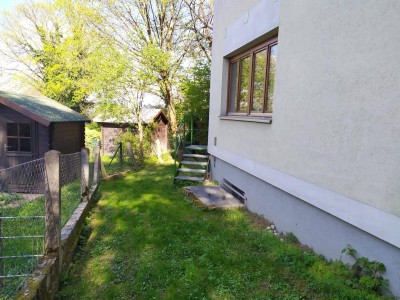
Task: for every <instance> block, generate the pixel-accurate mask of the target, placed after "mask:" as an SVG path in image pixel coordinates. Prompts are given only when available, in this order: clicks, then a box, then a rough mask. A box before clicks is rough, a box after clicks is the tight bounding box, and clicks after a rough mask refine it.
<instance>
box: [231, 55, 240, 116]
mask: <svg viewBox="0 0 400 300" xmlns="http://www.w3.org/2000/svg"><path fill="white" fill-rule="evenodd" d="M238 75H239V73H238V64H237V62H235V63H233V64H231V71H230V82H229V111H230V112H235V111H236V91H237V82H238Z"/></svg>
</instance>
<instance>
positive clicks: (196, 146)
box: [185, 145, 207, 151]
mask: <svg viewBox="0 0 400 300" xmlns="http://www.w3.org/2000/svg"><path fill="white" fill-rule="evenodd" d="M185 149H187V150H204V151H207V145H190V146H187V147H185Z"/></svg>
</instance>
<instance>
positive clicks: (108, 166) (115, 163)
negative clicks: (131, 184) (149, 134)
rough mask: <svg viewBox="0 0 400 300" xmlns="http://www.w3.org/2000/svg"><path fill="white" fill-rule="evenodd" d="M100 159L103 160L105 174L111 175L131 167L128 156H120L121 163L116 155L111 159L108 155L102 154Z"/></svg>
mask: <svg viewBox="0 0 400 300" xmlns="http://www.w3.org/2000/svg"><path fill="white" fill-rule="evenodd" d="M101 160H102V161H103V164H104V169H105V170H106V172H107V175H113V174H116V173H119V172H123V171H128V170H130V169H132V162H131V160H130V158H129V157H128V156H123V157H122V163H121V161H120V158H119V156H118V155H117V156H116V157H114V159H113V160H112V161H111V157H110V156H108V155H103V156H102V157H101Z"/></svg>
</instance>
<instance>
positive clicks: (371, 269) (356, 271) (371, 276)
mask: <svg viewBox="0 0 400 300" xmlns="http://www.w3.org/2000/svg"><path fill="white" fill-rule="evenodd" d="M342 253H344V254H347V255H349V256H350V257H352V258H353V259H354V260H355V262H354V263H353V265H351V270H352V271H353V275H354V279H355V280H353V281H351V282H350V285H352V286H353V287H354V288H358V287H360V286H361V287H362V288H365V289H367V290H370V291H375V292H379V293H382V292H383V291H384V290H385V289H386V288H387V285H388V281H387V280H386V279H384V278H383V277H382V274H383V273H385V272H386V267H385V265H384V264H383V263H381V262H379V261H376V260H374V261H370V260H369V259H368V258H366V257H357V251H356V250H355V249H354V248H353V247H352V246H351V245H347V246H346V247H345V248H344V249H343V250H342Z"/></svg>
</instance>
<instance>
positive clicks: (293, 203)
mask: <svg viewBox="0 0 400 300" xmlns="http://www.w3.org/2000/svg"><path fill="white" fill-rule="evenodd" d="M211 164H212V178H213V180H216V181H218V182H219V183H222V180H223V178H225V179H226V180H228V181H230V182H231V183H233V184H234V185H236V186H237V187H238V188H240V189H241V190H243V191H244V192H245V196H246V198H247V203H246V206H247V208H248V209H249V210H250V211H252V212H255V213H257V214H260V215H262V216H264V217H265V218H266V219H268V220H270V221H272V222H273V223H274V224H275V225H276V226H277V229H278V231H280V232H283V233H287V232H293V233H294V234H295V235H296V236H297V238H298V239H299V240H300V242H301V243H302V244H305V245H308V246H309V247H311V248H312V249H313V250H314V251H315V252H316V253H318V254H322V255H324V256H325V257H326V258H328V259H341V258H342V260H343V261H345V262H352V259H350V258H349V257H347V256H346V255H342V254H341V251H342V249H343V248H345V247H346V245H347V244H350V245H351V246H352V247H353V248H354V249H356V250H357V254H358V255H359V256H365V257H368V258H369V259H370V260H377V261H380V262H382V263H384V264H385V266H386V269H387V271H386V273H385V274H384V277H385V278H387V279H389V284H390V286H389V288H390V290H391V292H392V293H393V294H394V295H396V296H397V297H400V249H399V248H397V247H395V246H393V245H391V244H389V243H386V242H384V241H382V240H381V239H379V238H377V237H375V236H372V235H371V234H369V233H366V232H365V231H363V230H360V229H358V228H356V227H354V226H352V225H350V224H348V223H346V222H344V221H342V220H340V219H338V218H336V217H335V216H333V215H331V214H328V213H326V212H324V211H322V210H320V209H318V208H317V207H315V206H312V205H310V204H308V203H305V202H304V201H302V200H300V199H298V198H296V197H294V196H292V195H290V194H288V193H286V192H284V191H282V190H280V189H278V188H276V187H274V186H272V185H270V184H268V183H267V182H264V181H262V180H260V179H258V178H256V177H254V176H252V175H250V174H248V173H246V172H244V171H242V170H240V169H238V168H236V167H234V166H232V165H230V164H228V163H226V162H224V161H223V160H220V159H218V158H215V161H214V159H212V160H211ZM365 217H366V218H367V217H368V216H365ZM399 230H400V229H399Z"/></svg>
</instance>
